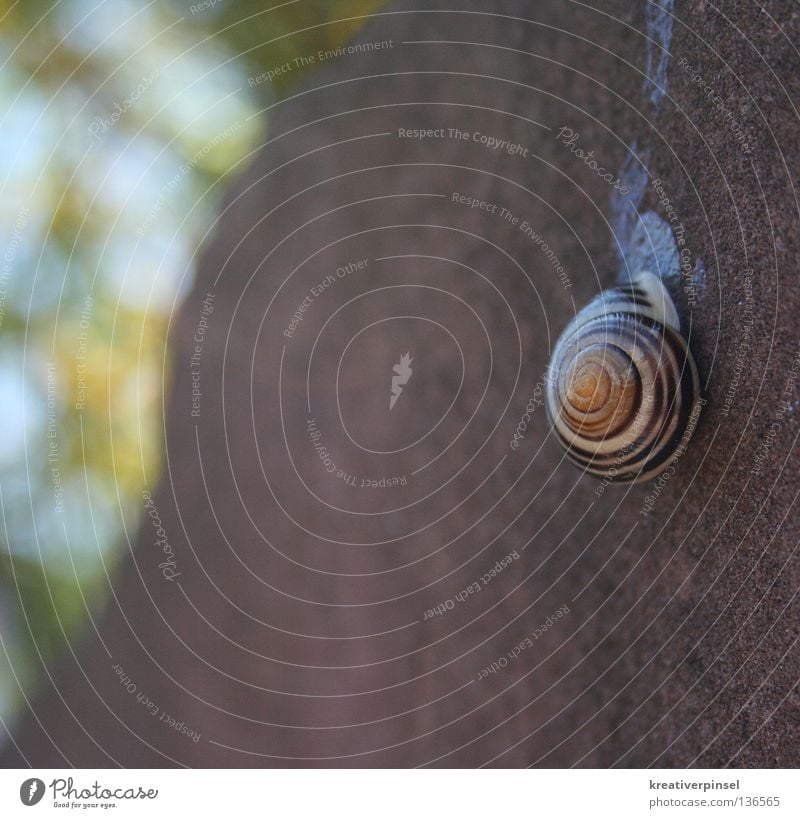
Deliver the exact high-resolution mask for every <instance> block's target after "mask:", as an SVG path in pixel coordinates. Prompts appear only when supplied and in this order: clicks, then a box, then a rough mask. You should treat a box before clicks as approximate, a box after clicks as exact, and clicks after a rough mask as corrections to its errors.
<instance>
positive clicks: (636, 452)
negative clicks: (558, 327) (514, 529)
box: [546, 273, 700, 482]
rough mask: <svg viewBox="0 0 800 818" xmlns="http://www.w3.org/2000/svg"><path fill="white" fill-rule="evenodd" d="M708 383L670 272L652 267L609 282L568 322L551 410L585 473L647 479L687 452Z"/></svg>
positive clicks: (550, 388)
mask: <svg viewBox="0 0 800 818" xmlns="http://www.w3.org/2000/svg"><path fill="white" fill-rule="evenodd" d="M699 398H700V382H699V377H698V374H697V367H696V366H695V363H694V359H693V358H692V354H691V352H690V350H689V348H688V346H687V344H686V341H685V340H684V338H683V337H682V335H681V334H680V322H679V319H678V315H677V312H676V310H675V307H674V305H673V303H672V300H671V299H670V297H669V295H668V294H667V292H666V290H665V289H664V286H663V285H662V283H661V281H660V280H659V279H658V278H657V277H656V276H654V275H652V274H650V273H643V274H641V275H640V276H639V277H638V278H637V279H635V280H633V281H632V282H631V283H630V284H629V285H623V286H619V287H615V288H613V289H610V290H606V291H605V292H603V293H602V294H601V295H600V296H598V297H597V298H596V299H594V300H593V301H592V302H590V303H589V304H588V305H587V306H586V307H585V308H584V309H583V310H581V312H579V313H578V315H577V316H576V317H575V318H574V319H573V320H572V322H570V324H569V325H568V326H567V327H566V329H565V330H564V332H563V333H562V335H561V337H560V338H559V340H558V343H557V344H556V346H555V349H554V351H553V355H552V358H551V363H550V369H549V372H548V378H547V400H546V405H547V412H548V416H549V418H550V422H551V423H552V424H553V428H554V430H555V433H556V436H557V437H558V440H559V442H560V443H561V445H562V446H563V448H564V450H565V451H566V453H567V455H568V456H569V458H570V459H571V460H572V461H573V462H574V463H575V464H576V465H578V466H579V467H581V468H582V469H584V470H585V471H586V472H588V473H590V474H593V475H595V476H597V477H601V478H606V479H609V480H617V481H628V482H634V481H644V480H648V479H650V478H651V477H654V476H656V475H657V474H658V473H660V472H662V471H663V470H664V469H666V468H668V467H669V465H670V464H671V463H672V462H673V461H674V460H675V459H676V458H677V457H679V456H680V454H681V453H682V451H683V450H684V449H685V447H686V445H687V443H688V440H689V437H691V434H692V431H693V429H694V425H695V424H696V421H697V416H698V413H699V408H700V405H699Z"/></svg>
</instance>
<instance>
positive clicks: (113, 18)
mask: <svg viewBox="0 0 800 818" xmlns="http://www.w3.org/2000/svg"><path fill="white" fill-rule="evenodd" d="M380 5H381V2H380V0H341V2H335V3H334V2H330V0H295V2H278V3H275V4H273V6H272V7H270V8H265V7H264V3H263V2H256V0H218V1H217V2H212V0H206V2H203V0H196V1H194V0H193V1H192V2H186V1H185V0H181V2H177V0H171V1H170V2H168V1H167V0H163V1H162V2H157V3H154V4H152V3H151V4H149V3H147V2H144V0H141V2H138V3H134V2H130V0H113V2H112V1H111V0H106V2H100V0H62V2H59V3H53V2H39V1H38V0H24V2H8V0H0V62H1V63H2V69H1V70H0V102H1V104H0V185H2V196H0V405H1V406H2V410H3V415H4V421H5V423H4V429H3V431H4V434H3V435H0V516H2V523H3V525H2V528H0V640H1V644H0V647H2V652H0V716H2V717H3V718H6V717H7V716H8V715H9V714H11V713H13V710H14V709H15V707H16V705H17V703H18V702H19V700H20V695H21V693H20V688H22V689H24V690H25V692H26V693H27V694H28V695H30V693H31V688H32V686H34V684H35V680H36V678H37V677H38V676H39V675H41V673H42V667H43V663H45V662H48V661H50V660H52V659H53V657H54V656H55V655H56V654H58V653H59V652H60V651H62V650H64V648H65V638H66V639H68V640H69V641H70V642H72V643H74V641H75V637H76V636H78V635H79V631H80V629H81V627H85V625H86V623H87V621H88V611H89V610H90V609H91V608H92V606H93V605H95V604H97V602H98V601H99V600H100V599H102V597H103V595H104V591H105V590H107V588H108V584H109V577H110V576H111V575H112V572H113V570H114V567H115V565H116V564H118V562H119V558H120V556H121V555H122V554H123V553H124V551H125V549H126V548H127V547H128V543H130V542H131V541H132V537H133V534H134V533H135V530H136V527H137V526H138V524H139V517H140V514H141V503H140V502H139V499H138V498H139V497H140V491H141V489H142V487H143V486H152V485H154V483H155V481H156V479H157V476H158V475H157V464H158V461H159V457H160V444H161V440H160V430H161V424H162V417H161V414H160V410H161V392H162V389H163V385H164V383H165V380H166V379H167V378H168V373H165V372H164V357H163V351H164V339H165V334H166V326H167V321H168V318H169V316H170V314H171V313H172V312H173V311H174V310H175V309H176V308H177V307H178V306H179V303H180V297H181V294H182V293H184V292H185V291H186V290H187V288H188V287H190V286H191V280H192V267H193V264H194V261H195V257H196V252H197V249H198V245H199V244H201V242H202V240H203V238H204V236H205V235H206V234H207V233H208V231H209V230H210V228H211V227H212V226H213V220H214V212H215V211H214V208H215V205H216V204H217V203H218V201H219V196H220V193H221V191H222V189H223V187H224V184H225V183H227V181H228V180H229V177H230V175H231V174H233V173H235V172H237V170H238V169H239V168H240V167H241V166H242V164H243V163H245V162H246V161H247V157H248V154H249V153H250V152H251V151H252V150H254V149H255V148H256V147H257V146H258V145H259V144H260V143H261V141H262V140H263V137H264V133H265V127H266V126H267V125H268V123H267V122H266V116H265V114H264V111H265V109H266V108H267V107H268V105H269V104H270V103H271V102H273V101H274V99H275V98H276V96H279V95H282V94H286V93H287V92H288V91H290V90H291V86H292V85H293V84H295V83H297V82H299V81H300V80H301V79H303V78H304V76H305V75H306V74H307V72H308V69H307V68H306V69H301V68H297V69H296V70H295V69H294V67H293V70H292V71H290V72H285V73H283V74H281V75H279V76H278V77H276V78H275V81H274V82H262V83H259V84H257V85H256V86H255V87H252V86H251V84H250V83H248V77H252V76H257V75H260V74H262V73H263V72H266V71H269V70H271V69H274V68H275V67H277V66H280V65H282V64H285V63H286V62H288V61H293V60H294V58H295V57H298V56H308V55H311V54H316V53H317V52H318V51H320V50H326V49H335V48H337V47H338V46H340V45H342V44H343V43H345V42H346V41H347V40H348V39H349V38H350V37H352V36H353V34H354V33H356V32H357V31H358V30H359V29H360V28H361V27H362V25H363V24H364V23H365V22H366V18H367V16H368V15H369V14H370V13H371V12H373V11H375V10H376V9H377V8H378V7H379V6H380ZM339 21H340V22H339ZM0 740H1V739H0Z"/></svg>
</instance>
